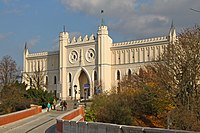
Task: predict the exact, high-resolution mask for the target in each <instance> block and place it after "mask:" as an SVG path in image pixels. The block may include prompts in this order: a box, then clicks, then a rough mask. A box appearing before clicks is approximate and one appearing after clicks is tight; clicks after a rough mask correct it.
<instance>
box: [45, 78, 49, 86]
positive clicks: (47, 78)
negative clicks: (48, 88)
mask: <svg viewBox="0 0 200 133" xmlns="http://www.w3.org/2000/svg"><path fill="white" fill-rule="evenodd" d="M48 82H49V81H48V76H46V85H48Z"/></svg>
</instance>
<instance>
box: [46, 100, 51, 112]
mask: <svg viewBox="0 0 200 133" xmlns="http://www.w3.org/2000/svg"><path fill="white" fill-rule="evenodd" d="M50 108H51V104H50V103H49V102H48V104H47V112H49V111H50Z"/></svg>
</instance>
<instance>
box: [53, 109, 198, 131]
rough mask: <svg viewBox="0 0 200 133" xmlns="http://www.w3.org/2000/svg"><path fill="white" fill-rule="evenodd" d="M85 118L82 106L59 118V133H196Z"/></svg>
mask: <svg viewBox="0 0 200 133" xmlns="http://www.w3.org/2000/svg"><path fill="white" fill-rule="evenodd" d="M83 118H84V108H83V107H82V106H81V107H79V108H78V109H75V110H72V111H70V112H68V113H66V114H63V115H61V116H59V117H57V124H56V131H57V133H195V132H193V131H183V130H170V129H162V128H149V127H138V126H126V125H117V124H110V123H100V122H84V119H83Z"/></svg>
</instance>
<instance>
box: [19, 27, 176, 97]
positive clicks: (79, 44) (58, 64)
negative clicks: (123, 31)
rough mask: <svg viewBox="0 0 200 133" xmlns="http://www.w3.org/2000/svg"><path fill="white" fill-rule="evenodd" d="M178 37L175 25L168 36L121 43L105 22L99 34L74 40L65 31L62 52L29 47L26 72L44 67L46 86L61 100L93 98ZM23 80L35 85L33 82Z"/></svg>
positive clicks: (24, 66)
mask: <svg viewBox="0 0 200 133" xmlns="http://www.w3.org/2000/svg"><path fill="white" fill-rule="evenodd" d="M175 39H176V31H175V28H174V26H173V24H172V26H171V29H170V31H169V34H168V35H167V36H162V37H155V38H148V39H143V40H134V41H125V42H118V43H113V40H112V38H111V37H110V36H109V32H108V27H107V26H105V25H101V26H99V28H98V31H97V35H96V36H94V35H91V36H88V35H86V36H85V37H83V38H82V37H81V36H80V37H79V38H75V37H74V38H73V39H71V40H70V38H69V33H68V32H65V31H64V32H60V36H59V50H58V51H52V52H39V53H29V51H28V49H27V47H26V46H25V49H24V65H23V72H24V73H29V74H30V75H31V74H33V73H34V72H35V70H37V69H39V68H42V69H41V70H42V72H43V74H45V76H44V78H43V81H42V82H44V83H45V84H46V85H47V86H46V87H45V88H44V89H47V90H48V91H54V92H55V94H56V95H57V97H59V98H61V99H72V98H74V97H76V98H78V99H79V98H84V97H85V95H87V97H88V98H91V97H92V96H93V95H95V94H97V93H99V92H101V91H109V90H110V89H111V88H112V87H114V86H115V87H116V86H117V85H118V82H119V80H120V79H122V77H123V76H124V75H130V74H131V73H133V72H136V71H138V69H139V68H140V67H142V66H144V64H146V63H150V62H153V61H155V60H156V59H157V58H158V57H159V56H160V55H161V53H162V52H163V51H164V49H165V48H166V46H167V45H168V44H169V43H170V42H173V41H174V40H175ZM39 66H40V67H39ZM23 80H24V82H25V83H27V84H28V87H30V86H32V84H33V83H32V81H31V82H30V81H28V80H26V78H24V79H23Z"/></svg>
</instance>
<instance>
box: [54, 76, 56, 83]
mask: <svg viewBox="0 0 200 133" xmlns="http://www.w3.org/2000/svg"><path fill="white" fill-rule="evenodd" d="M54 84H56V76H54Z"/></svg>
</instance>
